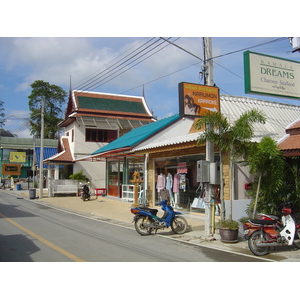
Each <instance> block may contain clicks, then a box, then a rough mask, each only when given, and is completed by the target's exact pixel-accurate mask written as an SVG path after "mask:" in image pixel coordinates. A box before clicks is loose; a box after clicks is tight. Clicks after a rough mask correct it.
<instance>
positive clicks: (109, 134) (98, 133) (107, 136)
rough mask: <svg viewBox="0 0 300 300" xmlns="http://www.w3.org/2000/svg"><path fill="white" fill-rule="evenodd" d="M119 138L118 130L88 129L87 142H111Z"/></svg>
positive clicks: (86, 133)
mask: <svg viewBox="0 0 300 300" xmlns="http://www.w3.org/2000/svg"><path fill="white" fill-rule="evenodd" d="M116 139H117V130H101V129H89V128H87V129H86V132H85V141H86V142H106V143H110V142H112V141H114V140H116Z"/></svg>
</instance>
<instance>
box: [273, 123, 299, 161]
mask: <svg viewBox="0 0 300 300" xmlns="http://www.w3.org/2000/svg"><path fill="white" fill-rule="evenodd" d="M286 133H287V135H286V137H285V138H284V139H283V140H282V141H281V142H280V143H279V144H278V147H279V149H280V150H281V151H283V152H284V155H285V156H300V121H297V122H295V123H293V124H292V125H291V126H290V127H288V128H287V129H286Z"/></svg>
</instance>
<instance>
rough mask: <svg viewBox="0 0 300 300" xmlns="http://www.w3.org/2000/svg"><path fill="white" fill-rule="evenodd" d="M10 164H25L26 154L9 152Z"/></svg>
mask: <svg viewBox="0 0 300 300" xmlns="http://www.w3.org/2000/svg"><path fill="white" fill-rule="evenodd" d="M9 161H10V162H22V163H25V162H26V152H10V153H9Z"/></svg>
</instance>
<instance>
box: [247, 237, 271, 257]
mask: <svg viewBox="0 0 300 300" xmlns="http://www.w3.org/2000/svg"><path fill="white" fill-rule="evenodd" d="M267 240H268V235H267V234H266V233H265V232H264V233H263V238H261V233H260V231H254V232H253V233H252V234H251V236H250V238H249V240H248V246H249V249H250V250H251V252H252V253H253V254H255V255H258V256H262V255H266V254H268V253H269V247H259V248H258V247H257V246H256V244H257V243H259V242H261V241H267Z"/></svg>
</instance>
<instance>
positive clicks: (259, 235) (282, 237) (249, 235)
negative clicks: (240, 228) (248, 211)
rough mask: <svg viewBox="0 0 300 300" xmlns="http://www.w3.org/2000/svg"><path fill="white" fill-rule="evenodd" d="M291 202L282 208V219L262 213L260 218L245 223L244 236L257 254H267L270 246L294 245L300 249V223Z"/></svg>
mask: <svg viewBox="0 0 300 300" xmlns="http://www.w3.org/2000/svg"><path fill="white" fill-rule="evenodd" d="M290 205H291V203H285V204H284V205H283V207H282V209H281V214H282V216H281V220H280V219H279V218H278V217H276V216H273V215H265V214H260V215H259V219H250V220H248V222H246V223H244V237H245V239H246V240H248V246H249V249H250V250H251V252H252V253H253V254H255V255H259V256H261V255H266V254H268V253H269V252H270V247H275V246H291V245H294V246H295V247H297V248H298V249H300V224H298V223H296V221H295V216H293V215H292V209H291V207H290Z"/></svg>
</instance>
